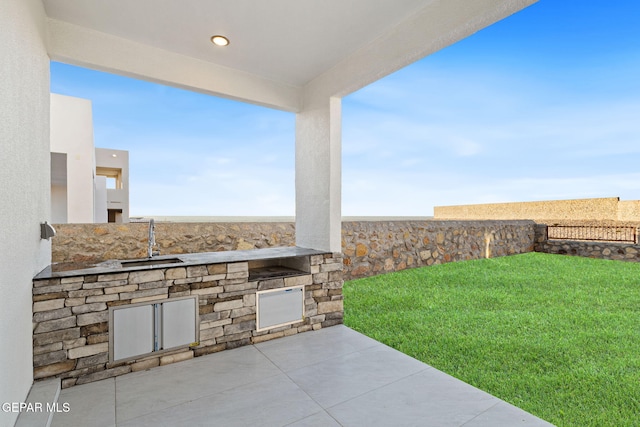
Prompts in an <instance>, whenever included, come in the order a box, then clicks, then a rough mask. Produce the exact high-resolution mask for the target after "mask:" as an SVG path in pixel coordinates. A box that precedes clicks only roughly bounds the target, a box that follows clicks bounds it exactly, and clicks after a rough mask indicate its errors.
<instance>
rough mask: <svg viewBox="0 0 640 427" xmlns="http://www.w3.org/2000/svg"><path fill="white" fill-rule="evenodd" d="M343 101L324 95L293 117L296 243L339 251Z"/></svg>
mask: <svg viewBox="0 0 640 427" xmlns="http://www.w3.org/2000/svg"><path fill="white" fill-rule="evenodd" d="M341 106H342V101H341V99H340V98H329V97H327V98H326V101H324V102H320V103H314V106H313V107H310V108H305V109H304V110H303V111H302V112H300V113H298V114H297V116H296V244H297V245H298V246H301V247H305V248H312V249H319V250H326V251H331V252H341V251H342V247H341V246H342V245H341V241H342V235H341V234H342V217H341V215H342V212H341V197H342V191H341V186H342V153H341V150H342V117H341V116H342V110H341Z"/></svg>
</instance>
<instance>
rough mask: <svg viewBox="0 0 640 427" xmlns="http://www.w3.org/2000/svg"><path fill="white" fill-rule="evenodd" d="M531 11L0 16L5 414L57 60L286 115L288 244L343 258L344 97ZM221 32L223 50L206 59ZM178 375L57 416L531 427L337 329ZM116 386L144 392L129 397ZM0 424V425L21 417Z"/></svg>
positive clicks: (474, 5)
mask: <svg viewBox="0 0 640 427" xmlns="http://www.w3.org/2000/svg"><path fill="white" fill-rule="evenodd" d="M535 1H536V0H394V1H376V2H372V1H370V0H350V1H343V0H331V1H322V2H300V1H296V0H269V1H266V2H252V1H245V0H242V1H233V2H225V1H211V0H193V1H190V2H188V4H187V3H185V2H179V1H172V0H162V1H158V0H137V1H135V2H130V1H125V0H109V1H107V0H100V1H91V2H87V1H83V0H55V1H54V0H7V1H3V2H1V6H0V57H1V58H3V59H2V62H1V63H0V66H1V70H0V71H2V72H1V73H0V74H1V76H2V77H1V78H0V100H2V102H0V117H2V118H3V124H4V125H3V126H2V127H0V141H2V144H3V159H4V160H5V161H4V162H3V168H2V170H1V171H0V187H2V189H3V193H2V208H1V209H0V223H2V224H3V239H2V241H1V242H0V265H2V266H3V269H2V271H1V272H0V321H2V324H3V325H5V326H3V328H2V329H1V330H0V342H1V343H2V346H1V347H0V365H2V366H3V368H4V369H3V370H2V372H1V373H0V401H2V402H23V401H25V399H26V398H27V394H28V392H29V390H30V388H31V386H32V384H33V379H34V375H33V363H32V361H33V357H32V356H33V348H32V346H33V341H32V337H33V335H32V332H33V328H32V327H33V323H32V322H33V317H32V315H33V299H32V279H33V277H34V276H35V275H36V274H37V273H38V272H40V271H41V270H42V269H44V268H45V267H47V266H48V265H49V264H50V263H51V243H50V241H49V240H47V239H46V238H43V237H41V224H43V223H44V222H47V221H48V222H51V203H50V192H51V176H50V128H49V124H50V93H49V77H50V76H49V73H50V61H51V60H53V61H59V62H64V63H68V64H73V65H79V66H83V67H88V68H92V69H97V70H102V71H107V72H112V73H116V74H121V75H125V76H130V77H135V78H139V79H144V80H149V81H153V82H158V83H162V84H166V85H170V86H175V87H179V88H184V89H187V90H192V91H197V92H200V93H205V94H209V95H214V96H221V97H226V98H230V99H235V100H239V101H243V102H249V103H254V104H258V105H263V106H266V107H270V108H276V109H280V110H284V111H289V112H293V113H295V114H296V135H295V139H296V148H295V149H296V155H295V159H296V178H295V186H296V245H297V246H299V247H302V248H309V249H316V250H322V251H327V252H333V253H339V252H340V251H341V185H342V183H341V98H342V97H344V96H346V95H348V94H350V93H353V92H355V91H357V90H359V89H361V88H363V87H365V86H366V85H368V84H370V83H372V82H374V81H376V80H378V79H380V78H382V77H384V76H386V75H388V74H390V73H392V72H394V71H396V70H399V69H400V68H402V67H404V66H406V65H409V64H411V63H413V62H415V61H417V60H419V59H421V58H423V57H425V56H427V55H429V54H431V53H433V52H435V51H438V50H440V49H442V48H445V47H447V46H449V45H451V44H453V43H455V42H457V41H459V40H461V39H463V38H464V37H467V36H469V35H471V34H473V33H474V32H477V31H479V30H481V29H482V28H485V27H487V26H489V25H491V24H493V23H495V22H496V21H499V20H501V19H504V18H506V17H508V16H510V15H511V14H513V13H516V12H517V11H519V10H521V9H522V8H524V7H526V6H528V5H530V4H532V3H534V2H535ZM215 35H223V36H225V37H227V38H228V39H229V41H230V44H229V45H228V46H226V47H220V46H215V45H214V44H212V43H211V39H212V36H215ZM325 334H326V335H325ZM328 360H331V363H330V364H328V365H327V366H326V369H327V371H326V375H324V374H323V375H316V376H308V375H305V374H304V369H305V366H308V365H309V364H315V365H316V366H315V367H316V369H320V368H322V369H325V367H323V366H322V363H323V362H326V361H328ZM355 360H357V362H356V361H355ZM212 361H213V362H212ZM185 363H186V365H185V364H184V363H183V364H177V365H175V366H166V367H161V368H158V369H155V370H154V369H152V370H150V371H149V372H142V373H135V374H131V375H129V376H126V377H124V378H121V379H113V378H111V379H108V380H106V381H104V382H100V383H96V384H88V385H87V386H86V387H84V386H83V387H80V386H78V387H75V388H70V389H66V390H65V391H64V392H63V394H62V395H61V400H60V401H62V402H63V401H64V399H68V402H69V403H70V404H73V408H74V413H73V414H67V416H74V417H75V416H78V417H81V416H82V411H83V410H84V409H86V410H89V411H91V412H92V413H94V414H96V413H98V412H101V411H103V410H104V411H105V415H104V417H103V416H96V415H93V416H92V419H98V420H102V419H104V420H105V421H106V420H110V421H109V422H108V423H107V424H105V425H114V424H117V425H127V424H126V423H129V422H130V423H131V424H130V425H140V424H139V423H138V422H140V423H141V422H143V421H144V417H149V418H148V419H149V421H148V423H149V424H150V425H151V424H153V425H155V424H158V423H166V424H168V425H171V424H175V423H172V421H171V420H173V421H175V420H176V418H172V417H179V418H177V419H179V422H178V424H180V425H182V424H185V421H186V420H188V419H190V417H194V416H196V417H199V416H200V415H198V414H202V417H203V418H195V419H194V422H193V424H201V425H211V424H212V420H211V419H212V417H218V416H219V417H220V420H223V419H224V418H223V417H224V416H225V414H227V415H226V416H231V415H233V418H227V419H225V420H228V421H229V422H230V423H231V424H233V422H232V421H233V420H237V422H236V424H240V425H246V424H247V423H249V422H251V418H246V419H245V418H242V417H246V416H248V417H251V416H253V415H254V414H255V415H257V416H259V420H260V424H262V425H268V424H270V423H269V422H264V421H265V420H270V419H271V418H269V417H270V416H273V417H275V418H273V425H288V424H291V423H296V422H300V423H301V424H300V425H303V424H304V423H305V422H308V424H309V425H324V424H323V422H325V424H327V423H328V424H327V425H332V424H331V423H334V424H333V425H336V424H338V425H340V424H343V425H359V424H360V425H361V424H362V423H363V421H364V424H375V423H379V424H381V425H388V424H389V423H391V424H394V425H398V424H399V422H398V420H401V419H402V418H400V417H404V416H407V417H409V418H407V421H406V422H405V424H409V425H411V424H414V425H415V424H417V425H428V424H425V421H424V420H425V419H431V418H429V417H434V418H433V420H434V421H433V424H432V425H449V424H446V423H444V422H442V420H448V419H451V420H454V421H452V424H450V425H482V424H481V422H482V420H483V419H485V417H488V418H486V419H488V420H489V421H487V424H486V425H496V423H498V425H499V423H500V421H499V420H500V419H501V418H500V417H501V416H504V415H505V413H506V414H511V415H507V416H508V417H509V421H508V422H506V423H503V424H507V425H513V423H512V421H513V418H510V417H511V416H512V415H514V414H515V417H516V418H518V419H520V418H521V416H522V417H525V418H526V419H527V420H532V422H534V423H535V422H538V421H537V420H535V419H532V418H528V416H526V414H524V415H523V414H522V412H521V411H518V410H516V409H514V408H512V407H510V406H508V405H506V404H504V403H502V402H500V401H499V400H498V399H495V398H493V397H491V396H488V395H486V394H484V393H482V392H479V391H477V390H475V389H473V388H469V387H468V386H466V385H464V384H461V383H459V382H457V381H455V380H451V379H448V377H445V376H443V374H439V373H437V371H435V370H433V369H432V368H430V367H428V366H426V365H423V364H421V363H419V362H416V361H414V360H412V359H408V358H407V357H406V356H403V355H401V354H399V353H397V352H394V351H391V350H389V349H387V348H386V347H384V346H382V345H381V344H378V343H376V342H375V341H371V340H369V339H366V338H364V337H362V336H361V335H359V334H355V333H354V332H352V331H349V330H348V329H346V328H344V327H342V326H339V327H333V328H329V330H328V331H319V332H317V333H316V332H314V333H306V334H300V335H297V336H292V337H287V338H283V339H281V340H279V341H277V342H273V343H271V342H269V343H263V344H259V345H255V346H249V347H247V348H241V349H234V350H229V351H227V352H223V353H220V354H215V355H211V356H207V357H202V358H199V359H198V360H193V361H187V362H185ZM208 364H213V366H208ZM220 366H222V367H224V369H222V370H220V368H219V367H220ZM207 372H209V374H207ZM211 372H217V373H218V374H212V373H211ZM229 372H233V375H229ZM247 372H249V373H250V374H247ZM252 372H253V374H251V373H252ZM159 373H162V375H159ZM172 373H174V374H173V375H174V376H172V375H171V374H172ZM165 374H166V375H165ZM231 377H233V378H244V380H242V381H240V382H237V381H236V382H233V381H231ZM129 378H131V379H129ZM183 378H190V379H191V380H189V381H184V379H183ZM225 378H226V379H225ZM294 378H297V379H294ZM329 378H331V380H328V379H329ZM154 381H166V382H161V383H160V384H157V383H154ZM234 381H235V380H234ZM127 384H129V385H130V386H131V387H134V386H135V387H138V386H140V387H141V388H139V389H135V388H131V389H129V391H127V388H126V385H127ZM181 384H183V385H181ZM227 384H228V385H227ZM40 385H41V383H36V387H34V390H35V391H36V392H37V391H38V388H39V387H40ZM103 387H104V388H103ZM145 387H146V388H145ZM243 387H244V388H243ZM89 390H91V392H88V391H89ZM239 390H242V391H243V394H242V395H241V398H240V397H239V398H237V399H234V398H233V396H234V393H235V392H237V391H239ZM165 392H170V393H172V394H173V395H174V396H175V397H176V399H174V400H171V399H169V400H167V402H168V403H167V404H166V405H164V406H163V405H160V406H157V407H155V408H156V409H152V411H151V413H144V412H136V411H138V410H140V409H143V408H147V409H149V408H154V406H153V405H150V404H149V403H148V402H149V401H153V402H155V401H158V402H162V401H163V400H162V399H161V398H160V396H161V393H165ZM103 393H104V394H103ZM123 393H124V394H123ZM127 393H131V394H130V395H129V396H131V397H128V396H127ZM101 396H102V397H101ZM181 396H183V397H181ZM281 396H289V397H290V398H291V399H293V400H292V401H293V402H297V403H296V404H291V403H290V402H289V398H283V399H278V398H279V397H281ZM169 397H170V396H169ZM272 398H273V399H272ZM78 399H80V400H78ZM81 399H95V401H96V402H103V403H100V404H98V406H95V407H92V406H91V405H90V404H89V403H88V402H87V403H83V401H82V400H81ZM145 399H150V400H145ZM218 399H220V400H218ZM259 399H267V400H259ZM74 402H75V403H74ZM216 402H220V403H216ZM257 402H261V403H260V404H258V403H257ZM275 402H279V403H278V404H276V405H275V406H270V403H275ZM418 402H420V404H419V405H418ZM262 403H265V404H266V406H264V405H262ZM103 404H104V406H102V405H103ZM387 404H389V407H390V408H393V409H390V410H388V411H387V410H386V408H387V407H386V406H385V405H387ZM199 405H201V406H199ZM126 408H129V409H130V410H131V411H132V412H130V413H129V415H126V414H127V410H128V409H126ZM136 408H138V409H136ZM203 408H210V409H211V410H212V411H213V412H211V413H206V414H205V413H204V412H202V411H203ZM223 408H227V409H226V410H225V409H223ZM259 408H263V409H259ZM264 408H273V410H271V409H264ZM302 408H304V409H302ZM446 408H449V409H450V410H447V411H448V412H447V411H445V409H446ZM456 408H459V409H456ZM469 408H472V409H469ZM208 410H209V409H207V411H208ZM227 410H228V412H227ZM442 411H444V412H442ZM292 412H295V413H296V414H297V415H295V416H290V415H289V414H291V413H292ZM109 414H111V415H109ZM283 414H284V418H280V417H281V416H283ZM465 414H466V415H465ZM0 415H1V417H0V426H3V427H4V426H11V425H13V424H14V422H15V421H16V419H17V418H18V413H16V412H6V413H2V414H0ZM63 416H64V415H59V414H56V417H54V425H55V423H58V422H60V420H61V418H60V417H63ZM109 417H111V418H109ZM156 417H157V418H156ZM238 417H240V418H238ZM314 417H318V418H314ZM368 417H370V418H368ZM389 417H390V418H389ZM525 418H522V419H523V420H524V419H525ZM133 420H135V421H133ZM153 420H159V422H154V421H153ZM203 420H206V421H203ZM323 420H324V421H323ZM353 420H357V421H355V422H354V421H353ZM367 420H369V421H367ZM390 420H393V422H390ZM111 421H113V423H111ZM316 421H317V422H316ZM465 423H469V424H465ZM473 423H477V424H473ZM213 424H218V422H217V421H214V422H213ZM225 424H227V423H226V422H220V425H225ZM59 425H87V424H84V423H83V422H82V421H78V422H77V423H76V422H75V421H69V422H65V421H62V424H59ZM530 425H535V424H530Z"/></svg>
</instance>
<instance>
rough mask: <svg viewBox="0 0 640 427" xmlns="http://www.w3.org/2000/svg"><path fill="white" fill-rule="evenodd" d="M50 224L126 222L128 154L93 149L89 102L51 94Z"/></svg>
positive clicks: (127, 215) (125, 152) (118, 151)
mask: <svg viewBox="0 0 640 427" xmlns="http://www.w3.org/2000/svg"><path fill="white" fill-rule="evenodd" d="M50 128H51V222H52V223H54V224H64V223H103V222H128V221H129V152H128V151H123V150H113V149H108V148H94V145H93V119H92V112H91V101H89V100H86V99H81V98H74V97H71V96H64V95H58V94H53V93H52V94H51V122H50Z"/></svg>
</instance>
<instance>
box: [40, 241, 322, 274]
mask: <svg viewBox="0 0 640 427" xmlns="http://www.w3.org/2000/svg"><path fill="white" fill-rule="evenodd" d="M326 253H328V252H326V251H319V250H316V249H307V248H300V247H297V246H289V247H281V248H266V249H252V250H248V251H223V252H201V253H193V254H176V255H160V256H155V257H153V258H152V259H151V261H153V265H138V266H123V263H124V264H125V265H126V263H127V261H133V260H112V261H104V262H101V263H96V264H87V265H86V268H82V267H83V266H82V265H81V264H78V263H59V264H51V265H50V266H48V267H47V268H45V269H44V270H42V271H41V272H40V273H38V274H37V275H36V276H35V277H34V280H42V279H54V278H62V277H73V276H87V275H93V274H112V273H124V272H129V271H143V270H157V269H164V268H176V267H188V266H193V265H203V264H226V263H230V262H242V261H253V260H264V259H278V258H290V257H296V256H308V255H323V254H326ZM176 259H178V260H180V262H176ZM147 260H149V258H142V259H139V260H136V261H147Z"/></svg>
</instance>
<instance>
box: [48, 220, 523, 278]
mask: <svg viewBox="0 0 640 427" xmlns="http://www.w3.org/2000/svg"><path fill="white" fill-rule="evenodd" d="M55 227H56V230H57V233H58V234H57V236H56V237H55V238H54V239H52V242H53V243H52V247H53V249H52V250H53V261H54V262H80V263H81V262H92V261H104V260H108V259H131V258H144V257H146V252H147V236H148V224H145V223H130V224H60V225H55ZM156 241H157V243H158V245H159V248H160V252H161V254H162V255H168V254H183V253H196V252H212V251H231V250H242V249H259V248H267V247H278V246H280V247H282V246H293V245H295V225H294V224H293V223H284V222H281V223H169V222H167V223H162V222H157V223H156ZM533 243H534V223H533V222H532V221H416V220H407V221H395V220H394V221H348V222H347V221H345V222H343V223H342V252H343V262H344V279H345V280H350V279H354V278H359V277H367V276H372V275H375V274H381V273H387V272H392V271H398V270H404V269H406V268H413V267H420V266H424V265H433V264H440V263H444V262H450V261H460V260H466V259H478V258H486V257H495V256H504V255H513V254H518V253H524V252H531V251H533Z"/></svg>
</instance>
